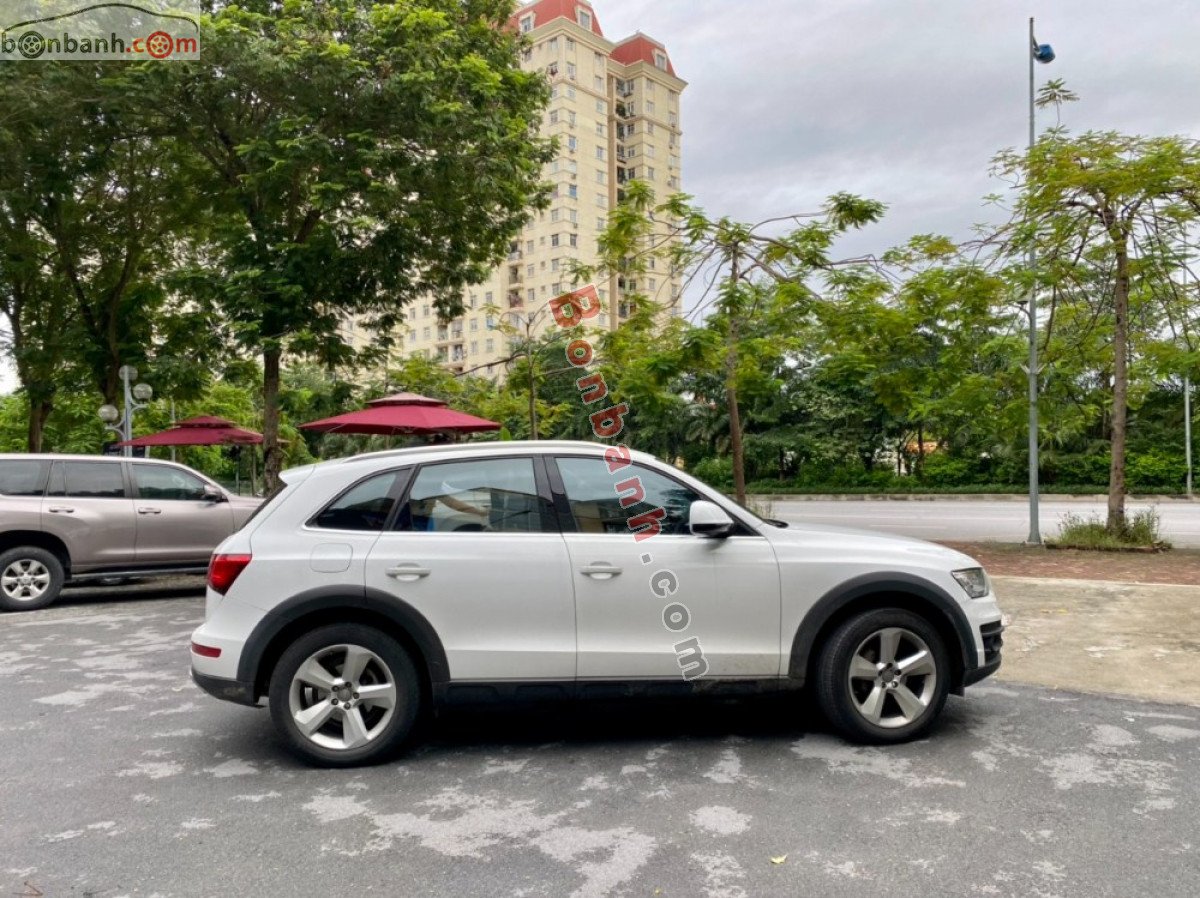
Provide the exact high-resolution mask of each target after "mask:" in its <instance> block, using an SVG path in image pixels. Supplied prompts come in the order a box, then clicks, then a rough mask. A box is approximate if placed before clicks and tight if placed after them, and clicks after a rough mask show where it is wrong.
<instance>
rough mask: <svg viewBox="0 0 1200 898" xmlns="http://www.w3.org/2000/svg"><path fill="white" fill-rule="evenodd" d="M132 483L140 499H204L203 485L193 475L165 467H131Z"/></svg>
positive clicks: (137, 465)
mask: <svg viewBox="0 0 1200 898" xmlns="http://www.w3.org/2000/svg"><path fill="white" fill-rule="evenodd" d="M133 482H134V483H136V484H137V491H138V497H139V498H142V499H168V500H169V499H176V500H183V501H186V500H193V501H194V500H198V499H203V498H204V487H205V483H204V481H203V480H201V479H200V478H199V477H197V476H195V475H194V474H189V473H188V472H187V471H181V470H179V469H178V468H171V467H168V466H167V465H142V464H135V465H134V466H133Z"/></svg>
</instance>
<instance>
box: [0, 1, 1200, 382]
mask: <svg viewBox="0 0 1200 898" xmlns="http://www.w3.org/2000/svg"><path fill="white" fill-rule="evenodd" d="M593 3H594V8H595V11H596V14H597V17H598V18H599V20H600V24H601V26H602V27H603V29H604V32H605V35H606V36H607V37H608V38H609V39H610V40H619V39H621V38H623V37H625V36H627V35H629V34H632V33H633V32H634V31H639V30H640V31H642V32H644V33H646V34H649V35H651V36H652V37H655V38H657V39H659V40H661V41H662V42H663V43H665V44H666V45H667V49H668V50H669V52H670V54H671V58H672V61H673V62H674V65H675V70H676V71H677V72H678V74H679V75H680V77H682V78H683V79H685V80H686V81H688V83H689V86H688V88H687V90H686V91H685V92H684V95H683V100H682V102H683V106H682V110H681V124H682V126H683V130H684V136H683V186H684V189H685V190H686V191H687V192H689V193H691V194H693V195H694V196H695V197H696V200H697V202H699V203H700V205H702V206H703V207H704V208H705V209H706V210H707V211H708V212H709V213H710V214H712V215H717V216H720V215H729V216H732V217H734V218H736V219H740V220H742V221H748V222H757V221H761V220H764V219H767V218H773V217H776V216H781V215H790V214H794V213H803V212H813V211H816V210H818V209H819V208H820V206H821V203H822V201H823V199H824V198H825V197H827V196H829V195H830V194H832V193H835V192H839V191H847V192H851V193H858V194H861V195H863V196H867V197H870V198H873V199H877V200H880V201H882V202H884V203H886V204H887V206H888V213H887V215H886V216H885V218H884V219H883V221H882V222H880V223H879V224H877V225H874V226H871V227H869V228H867V229H864V230H863V231H861V232H858V233H855V234H853V235H851V236H850V237H849V238H847V239H846V240H845V241H843V243H842V244H841V245H840V246H839V247H838V250H839V252H840V253H841V254H842V255H843V256H853V255H858V254H862V253H880V252H883V251H884V250H886V249H888V248H890V247H892V246H896V245H898V244H901V243H903V242H905V241H906V240H907V239H908V238H909V237H911V236H912V235H914V234H920V233H940V234H947V235H949V236H951V237H954V238H956V239H965V238H967V237H970V236H971V234H972V230H971V229H972V226H973V225H975V224H977V223H981V222H985V221H986V220H987V219H988V218H989V216H990V217H992V218H994V217H995V216H996V214H997V213H996V211H995V210H994V209H992V208H989V207H986V206H985V204H984V202H983V197H984V196H986V195H987V194H989V193H993V192H996V191H999V190H1001V189H1002V187H1003V185H1002V184H1001V183H1000V182H998V181H996V180H994V179H992V178H990V176H989V174H988V170H989V162H990V160H991V159H992V157H993V156H994V155H995V154H996V152H997V151H999V150H1001V149H1003V148H1005V147H1013V146H1019V145H1022V144H1024V142H1025V141H1026V140H1027V139H1028V119H1027V115H1028V89H1029V88H1028V56H1027V55H1026V54H1027V46H1028V43H1027V42H1028V28H1029V24H1028V22H1029V17H1030V16H1036V17H1037V38H1038V40H1039V42H1042V43H1050V44H1052V45H1053V47H1054V49H1055V52H1056V53H1057V54H1058V58H1057V59H1056V60H1055V61H1054V62H1053V63H1051V64H1050V65H1047V66H1040V65H1039V66H1038V67H1037V71H1036V73H1035V74H1036V75H1037V77H1038V82H1039V83H1042V82H1044V81H1045V80H1047V79H1050V78H1062V79H1063V80H1064V81H1065V82H1066V84H1067V86H1068V87H1069V88H1071V89H1072V90H1074V91H1075V92H1076V93H1077V94H1078V95H1079V97H1080V101H1079V102H1078V103H1072V104H1070V105H1069V106H1066V107H1064V109H1063V114H1062V115H1063V124H1064V125H1065V126H1066V127H1067V128H1069V129H1070V130H1072V131H1075V132H1082V131H1087V130H1091V129H1103V130H1109V129H1112V130H1117V131H1123V132H1126V133H1139V134H1184V135H1188V136H1191V137H1200V99H1198V98H1200V60H1198V58H1197V40H1198V38H1200V3H1198V2H1196V0H1120V2H1117V0H1053V2H1049V0H1043V2H1041V3H1035V2H1031V0H938V2H933V0H654V2H646V0H593ZM1053 116H1054V113H1053V111H1047V112H1045V113H1043V114H1042V117H1041V121H1040V122H1039V126H1040V127H1044V126H1047V125H1049V124H1052V123H1053V122H1052V119H1053ZM5 368H7V365H0V390H7V389H10V388H11V387H12V385H13V380H14V378H13V376H12V373H11V371H10V370H4V369H5Z"/></svg>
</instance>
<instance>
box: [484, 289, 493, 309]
mask: <svg viewBox="0 0 1200 898" xmlns="http://www.w3.org/2000/svg"><path fill="white" fill-rule="evenodd" d="M483 302H484V304H485V305H489V306H490V305H491V304H492V293H491V291H490V290H489V291H488V292H487V293H485V294H483Z"/></svg>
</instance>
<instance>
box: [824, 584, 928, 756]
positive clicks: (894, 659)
mask: <svg viewBox="0 0 1200 898" xmlns="http://www.w3.org/2000/svg"><path fill="white" fill-rule="evenodd" d="M949 677H950V665H949V661H948V658H947V656H946V649H945V646H944V645H943V642H942V639H941V637H940V636H939V635H938V632H937V631H936V630H935V629H934V628H933V627H932V626H931V625H930V624H929V622H928V621H926V620H925V619H924V618H922V617H920V616H918V615H916V614H913V613H912V612H909V611H903V610H901V609H898V608H896V609H882V610H879V611H869V612H866V613H864V614H860V615H858V616H856V617H853V618H851V619H850V620H848V621H846V622H845V623H844V624H842V625H841V626H840V627H838V629H837V630H836V631H834V633H833V636H832V637H831V638H830V640H829V642H828V643H826V645H825V647H824V649H823V650H822V652H821V655H820V659H819V661H818V663H817V684H816V687H817V698H818V701H819V703H820V705H821V709H822V710H823V711H824V712H825V715H826V716H827V717H828V718H829V721H830V722H831V723H832V724H833V725H834V727H835V728H836V729H837V730H839V731H840V732H841V733H842V734H843V735H845V736H847V737H848V738H850V739H854V740H856V741H861V742H875V743H892V742H903V741H905V740H908V739H913V738H915V737H916V736H919V735H921V734H922V733H924V732H925V731H926V730H927V729H928V728H929V727H930V726H931V725H932V724H933V722H934V720H935V719H936V718H937V716H938V714H939V713H940V712H941V710H942V706H943V705H944V704H945V702H946V694H947V692H948V691H949Z"/></svg>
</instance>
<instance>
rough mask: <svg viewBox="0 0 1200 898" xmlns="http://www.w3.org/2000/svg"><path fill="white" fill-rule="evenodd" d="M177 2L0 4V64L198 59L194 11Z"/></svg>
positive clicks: (20, 0)
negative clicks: (55, 61)
mask: <svg viewBox="0 0 1200 898" xmlns="http://www.w3.org/2000/svg"><path fill="white" fill-rule="evenodd" d="M186 2H187V0H185V2H184V3H181V2H178V0H135V2H102V3H87V2H83V3H81V2H80V0H0V17H2V18H0V61H5V60H13V61H20V60H126V61H130V62H133V61H142V60H147V59H154V60H172V59H199V58H200V25H199V18H200V10H199V6H198V0H190V2H191V3H192V6H191V7H190V8H189V7H188V6H187V5H186Z"/></svg>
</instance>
